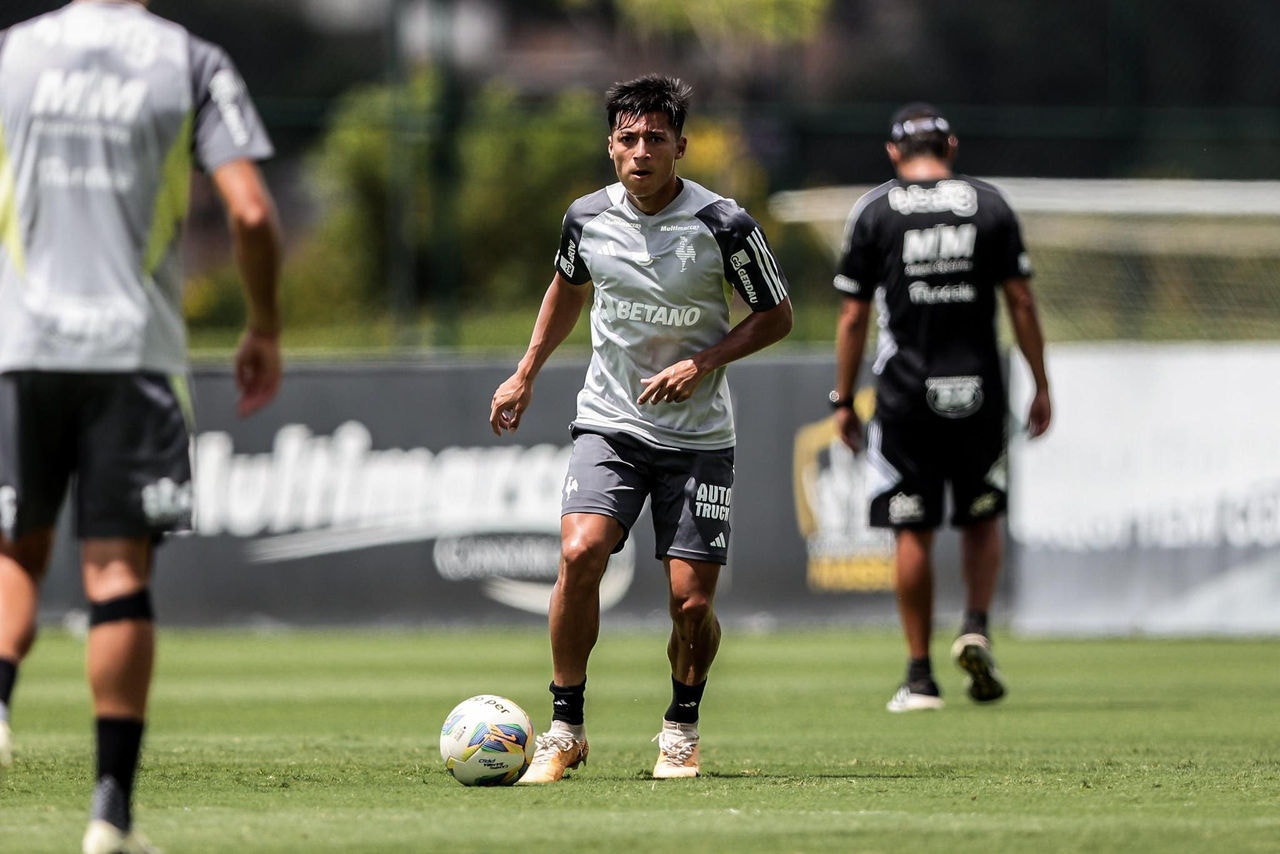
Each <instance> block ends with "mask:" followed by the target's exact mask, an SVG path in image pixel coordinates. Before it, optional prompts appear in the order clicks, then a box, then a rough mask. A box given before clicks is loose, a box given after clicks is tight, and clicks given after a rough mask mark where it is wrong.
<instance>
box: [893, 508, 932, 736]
mask: <svg viewBox="0 0 1280 854" xmlns="http://www.w3.org/2000/svg"><path fill="white" fill-rule="evenodd" d="M895 539H896V544H897V548H896V554H895V559H894V561H895V568H896V578H897V594H898V616H899V618H900V620H901V622H902V632H903V635H904V636H905V637H906V641H907V654H908V656H909V659H908V662H907V676H906V679H905V680H904V681H903V683H902V685H901V686H900V687H899V688H898V690H897V693H895V694H894V695H893V697H892V698H891V699H890V700H889V702H888V704H886V706H885V707H886V708H887V709H888V710H889V711H891V712H914V711H922V710H929V709H941V708H942V692H941V691H939V690H938V683H937V682H936V681H934V678H933V664H932V662H931V661H930V659H929V640H930V638H931V635H932V630H933V531H932V530H914V529H910V528H902V529H899V530H898V531H897V535H896V538H895Z"/></svg>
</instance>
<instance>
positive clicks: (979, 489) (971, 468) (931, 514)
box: [867, 415, 1008, 528]
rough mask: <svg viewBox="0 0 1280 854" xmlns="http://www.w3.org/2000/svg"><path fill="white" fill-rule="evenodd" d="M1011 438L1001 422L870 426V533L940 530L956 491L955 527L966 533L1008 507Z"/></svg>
mask: <svg viewBox="0 0 1280 854" xmlns="http://www.w3.org/2000/svg"><path fill="white" fill-rule="evenodd" d="M1006 445H1007V432H1006V426H1005V420H1004V417H1003V415H1000V416H998V417H997V416H991V415H985V416H975V417H971V418H960V419H950V418H927V419H922V420H918V421H906V420H903V421H883V420H881V419H878V418H877V419H873V420H872V421H871V423H870V424H868V425H867V466H868V472H869V478H870V487H869V490H868V491H869V492H870V494H871V514H870V515H871V520H870V521H871V525H872V526H873V527H876V528H937V527H938V526H939V525H941V524H942V514H943V492H944V489H945V486H946V485H947V484H948V483H949V484H950V485H951V507H952V513H951V524H952V525H954V526H957V527H959V526H964V525H968V524H971V523H973V522H979V521H982V520H984V519H990V518H992V517H993V516H999V515H1001V514H1003V513H1004V512H1005V508H1006V507H1007V506H1008V491H1007V490H1008V466H1007V464H1006V457H1005V448H1006Z"/></svg>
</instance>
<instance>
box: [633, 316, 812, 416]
mask: <svg viewBox="0 0 1280 854" xmlns="http://www.w3.org/2000/svg"><path fill="white" fill-rule="evenodd" d="M792 320H793V318H792V309H791V298H790V297H783V299H782V302H780V303H778V304H777V305H775V306H774V307H773V308H769V309H765V310H764V311H754V312H752V313H751V314H749V315H747V316H746V317H744V318H743V319H742V321H741V322H739V323H738V325H737V326H735V327H733V328H732V329H730V330H729V334H728V335H726V336H725V337H724V338H722V339H720V341H719V343H717V344H713V345H712V346H710V347H708V348H707V349H705V350H703V351H701V352H699V353H695V354H693V355H692V356H690V357H689V358H687V359H682V360H680V361H679V362H676V363H675V364H674V365H671V366H669V367H667V368H664V369H663V370H661V371H659V372H658V373H657V374H654V375H653V376H651V377H642V378H641V380H640V382H641V383H643V384H644V387H645V388H644V391H643V392H641V393H640V397H639V398H637V399H636V403H641V404H644V403H681V402H683V401H686V400H688V399H689V398H690V397H692V396H693V392H694V390H695V389H697V387H698V384H699V383H701V382H702V378H703V377H705V376H706V375H707V374H708V373H710V372H711V371H714V370H715V369H716V368H720V367H723V366H725V365H727V364H729V363H730V362H734V361H737V360H738V359H741V358H742V357H744V356H750V355H751V354H752V353H754V352H756V351H757V350H763V349H764V348H765V347H768V346H769V345H770V344H774V343H776V342H778V341H781V340H782V339H783V338H786V337H787V334H788V333H789V332H791V325H792Z"/></svg>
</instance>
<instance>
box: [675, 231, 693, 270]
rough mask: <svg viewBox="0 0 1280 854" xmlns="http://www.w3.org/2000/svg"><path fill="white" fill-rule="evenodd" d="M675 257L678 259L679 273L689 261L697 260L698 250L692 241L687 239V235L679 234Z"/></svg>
mask: <svg viewBox="0 0 1280 854" xmlns="http://www.w3.org/2000/svg"><path fill="white" fill-rule="evenodd" d="M676 257H677V258H679V259H680V272H681V273H683V272H684V271H685V268H686V267H688V266H689V262H690V261H697V260H698V251H697V250H696V249H695V248H694V246H693V242H692V241H690V240H689V238H688V236H686V235H683V234H682V235H680V245H678V246H677V247H676Z"/></svg>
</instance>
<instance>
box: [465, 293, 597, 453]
mask: <svg viewBox="0 0 1280 854" xmlns="http://www.w3.org/2000/svg"><path fill="white" fill-rule="evenodd" d="M589 293H590V288H589V287H588V285H587V284H581V285H575V284H573V283H572V282H570V281H569V280H568V279H566V278H565V277H564V276H563V275H561V274H560V273H556V275H555V278H553V279H552V280H551V285H550V287H548V288H547V293H546V295H545V296H543V298H542V307H541V308H539V309H538V319H537V320H536V321H534V324H533V335H532V336H531V337H530V339H529V347H528V349H527V350H525V354H524V356H523V357H522V358H521V359H520V363H519V364H518V365H517V366H516V371H515V373H514V374H512V375H511V376H510V377H508V378H507V380H506V382H504V383H503V384H502V385H500V386H498V388H497V390H496V391H495V392H494V393H493V403H492V405H491V407H490V409H489V426H490V427H492V428H493V432H494V434H495V435H498V436H501V435H502V431H503V430H515V429H516V428H518V427H519V426H520V418H521V416H523V415H524V412H525V410H526V409H528V408H529V402H530V401H531V400H532V399H533V381H534V380H535V379H536V378H537V376H538V372H539V371H541V370H542V366H543V365H545V364H546V362H547V359H548V358H550V356H551V354H552V353H553V352H555V349H556V348H557V347H559V346H560V345H561V344H562V343H564V339H566V338H568V337H569V333H570V332H572V331H573V327H574V326H575V325H577V323H578V318H579V317H581V316H582V307H583V306H584V305H586V303H587V296H588V294H589Z"/></svg>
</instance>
